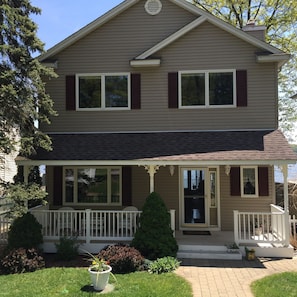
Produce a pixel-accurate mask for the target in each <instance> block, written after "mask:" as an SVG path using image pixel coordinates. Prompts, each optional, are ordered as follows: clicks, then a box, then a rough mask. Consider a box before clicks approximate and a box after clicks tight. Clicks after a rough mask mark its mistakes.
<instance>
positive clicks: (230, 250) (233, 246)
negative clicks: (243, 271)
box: [226, 242, 239, 254]
mask: <svg viewBox="0 0 297 297" xmlns="http://www.w3.org/2000/svg"><path fill="white" fill-rule="evenodd" d="M226 247H227V252H228V253H233V254H237V253H239V247H238V245H237V244H236V243H235V242H233V243H231V244H227V245H226Z"/></svg>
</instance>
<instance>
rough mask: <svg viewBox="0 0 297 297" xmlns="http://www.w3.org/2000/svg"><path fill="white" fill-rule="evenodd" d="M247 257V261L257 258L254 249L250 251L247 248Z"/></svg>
mask: <svg viewBox="0 0 297 297" xmlns="http://www.w3.org/2000/svg"><path fill="white" fill-rule="evenodd" d="M245 257H246V259H247V260H249V261H251V260H255V258H256V253H255V250H254V249H248V248H247V247H246V248H245Z"/></svg>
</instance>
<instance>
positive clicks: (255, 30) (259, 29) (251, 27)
mask: <svg viewBox="0 0 297 297" xmlns="http://www.w3.org/2000/svg"><path fill="white" fill-rule="evenodd" d="M242 31H244V32H246V33H248V34H250V35H252V36H254V37H256V38H258V39H260V40H262V41H265V35H266V27H265V26H257V25H256V22H255V20H249V21H248V22H247V24H246V26H244V27H243V28H242Z"/></svg>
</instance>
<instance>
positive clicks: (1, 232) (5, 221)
mask: <svg viewBox="0 0 297 297" xmlns="http://www.w3.org/2000/svg"><path fill="white" fill-rule="evenodd" d="M10 224H11V219H10V218H8V217H7V215H6V213H2V214H0V244H1V243H6V242H7V233H8V230H9V228H10Z"/></svg>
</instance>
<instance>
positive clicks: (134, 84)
mask: <svg viewBox="0 0 297 297" xmlns="http://www.w3.org/2000/svg"><path fill="white" fill-rule="evenodd" d="M140 108H141V76H140V74H139V73H132V74H131V109H140Z"/></svg>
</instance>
